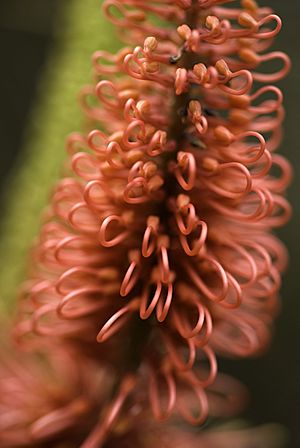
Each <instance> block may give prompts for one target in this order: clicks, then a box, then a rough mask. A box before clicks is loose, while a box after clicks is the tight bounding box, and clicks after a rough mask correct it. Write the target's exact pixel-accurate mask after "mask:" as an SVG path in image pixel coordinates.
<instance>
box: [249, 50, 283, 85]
mask: <svg viewBox="0 0 300 448" xmlns="http://www.w3.org/2000/svg"><path fill="white" fill-rule="evenodd" d="M257 58H258V62H266V61H272V60H274V59H279V60H281V61H282V63H283V67H282V68H281V69H280V70H278V72H276V73H271V74H266V73H258V72H254V73H253V79H254V80H255V81H259V82H264V83H269V82H270V83H271V82H277V81H280V80H281V79H282V78H284V77H285V76H286V75H287V74H288V72H289V71H290V68H291V60H290V58H289V57H288V56H287V55H286V54H285V53H283V52H282V51H273V52H271V53H268V54H266V55H261V56H258V57H257Z"/></svg>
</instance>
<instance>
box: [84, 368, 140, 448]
mask: <svg viewBox="0 0 300 448" xmlns="http://www.w3.org/2000/svg"><path fill="white" fill-rule="evenodd" d="M135 385H136V379H135V378H134V377H133V376H132V375H127V376H125V378H124V379H123V380H122V383H121V386H120V388H119V391H118V395H117V397H116V398H115V400H114V401H113V402H112V403H111V404H110V406H109V407H108V409H107V410H106V412H105V417H104V420H103V421H100V422H99V423H97V424H96V426H95V428H94V429H93V430H92V432H91V433H90V434H89V436H88V437H87V439H85V441H84V442H83V444H82V445H81V446H80V447H81V448H100V447H102V446H103V444H105V441H106V440H107V436H108V434H109V432H110V431H111V428H112V426H113V425H114V424H115V422H116V420H117V419H118V417H119V416H120V413H121V411H122V408H123V407H124V403H125V401H126V400H127V399H128V397H129V396H130V394H131V393H132V391H133V389H134V387H135Z"/></svg>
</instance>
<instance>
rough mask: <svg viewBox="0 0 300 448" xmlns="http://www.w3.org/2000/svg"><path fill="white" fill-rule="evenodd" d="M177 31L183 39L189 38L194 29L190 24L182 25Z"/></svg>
mask: <svg viewBox="0 0 300 448" xmlns="http://www.w3.org/2000/svg"><path fill="white" fill-rule="evenodd" d="M177 33H178V34H179V36H180V37H181V39H182V40H188V39H189V38H190V37H191V35H192V30H191V28H190V27H189V26H188V25H181V26H179V27H178V28H177Z"/></svg>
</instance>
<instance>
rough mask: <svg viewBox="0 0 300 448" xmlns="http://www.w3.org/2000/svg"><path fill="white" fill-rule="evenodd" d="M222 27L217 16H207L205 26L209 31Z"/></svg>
mask: <svg viewBox="0 0 300 448" xmlns="http://www.w3.org/2000/svg"><path fill="white" fill-rule="evenodd" d="M219 25H220V20H219V19H218V17H216V16H207V17H206V20H205V26H206V28H208V29H209V30H213V29H214V28H217V27H218V26H219Z"/></svg>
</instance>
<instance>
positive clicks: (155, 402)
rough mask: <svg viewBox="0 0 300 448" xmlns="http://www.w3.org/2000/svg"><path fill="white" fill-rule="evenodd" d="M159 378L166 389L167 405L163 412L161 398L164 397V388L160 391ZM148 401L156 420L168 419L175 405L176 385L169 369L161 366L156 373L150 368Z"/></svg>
mask: <svg viewBox="0 0 300 448" xmlns="http://www.w3.org/2000/svg"><path fill="white" fill-rule="evenodd" d="M159 376H161V377H162V379H163V381H164V384H165V386H166V388H167V405H166V409H165V410H164V409H163V404H162V403H161V400H162V397H164V396H165V394H164V390H165V388H164V390H161V389H162V388H161V387H159V379H158V377H159ZM149 399H150V403H151V407H152V412H153V415H154V417H155V418H156V420H158V421H164V420H167V419H168V418H169V417H170V415H171V413H172V411H173V409H174V407H175V403H176V384H175V380H174V377H173V375H172V373H171V370H170V368H168V367H166V366H163V367H161V368H160V369H159V370H158V371H155V370H154V368H153V367H150V372H149Z"/></svg>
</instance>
